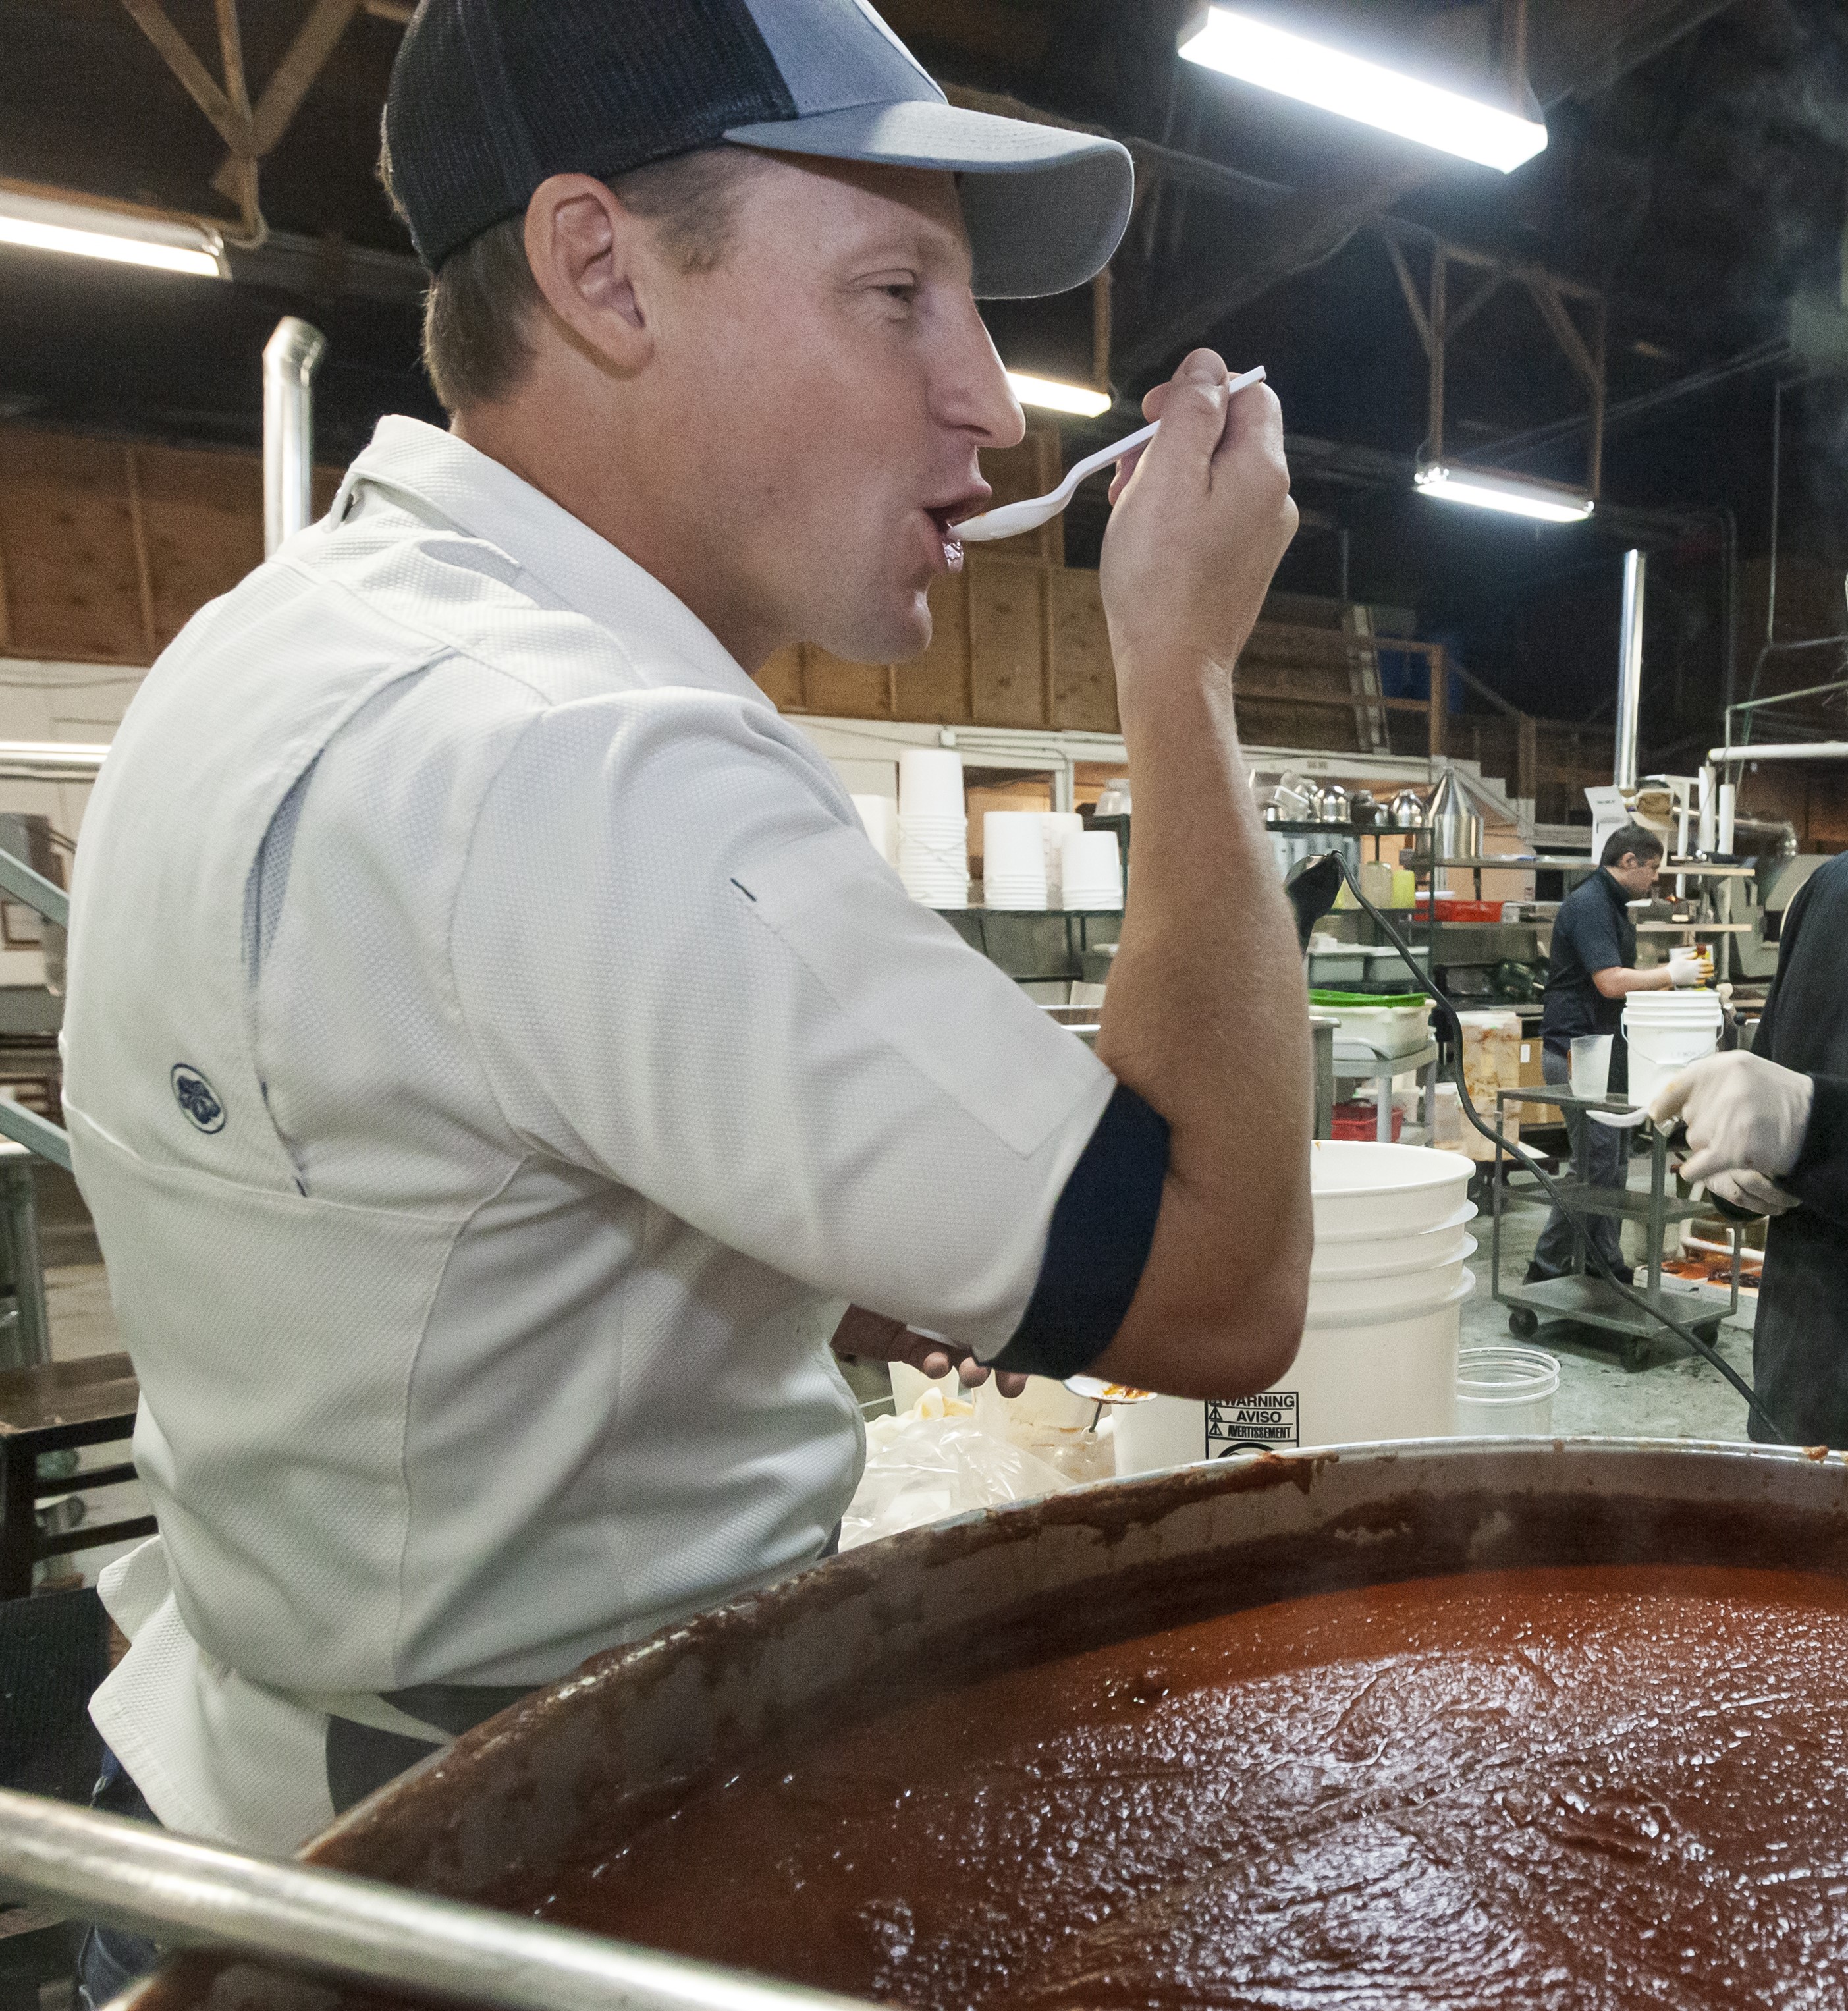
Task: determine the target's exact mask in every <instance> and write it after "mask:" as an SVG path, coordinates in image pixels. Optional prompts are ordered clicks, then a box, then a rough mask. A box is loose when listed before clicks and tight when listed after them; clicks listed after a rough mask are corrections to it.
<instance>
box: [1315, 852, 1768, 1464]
mask: <svg viewBox="0 0 1848 2011" xmlns="http://www.w3.org/2000/svg"><path fill="white" fill-rule="evenodd" d="M1326 856H1327V857H1328V858H1330V859H1331V860H1334V862H1335V863H1336V864H1337V865H1338V867H1340V869H1341V877H1342V879H1343V880H1345V881H1346V882H1347V884H1348V888H1349V892H1351V893H1352V895H1353V896H1354V898H1355V899H1356V901H1358V902H1359V903H1360V906H1362V908H1363V909H1365V910H1366V913H1368V914H1369V915H1370V916H1371V917H1373V919H1374V921H1375V922H1377V924H1379V926H1380V927H1381V929H1383V930H1384V931H1385V934H1386V940H1387V941H1388V942H1389V943H1391V945H1392V946H1393V948H1394V949H1396V950H1397V951H1398V953H1399V956H1400V957H1401V958H1402V959H1403V960H1404V963H1405V966H1406V969H1407V970H1409V971H1410V973H1412V976H1413V979H1414V980H1415V981H1416V984H1417V986H1418V988H1419V990H1420V991H1422V992H1423V993H1424V995H1426V997H1427V998H1429V999H1430V1002H1431V1003H1432V1004H1433V1005H1434V1006H1435V1007H1436V1008H1437V1009H1438V1013H1439V1014H1440V1015H1441V1017H1442V1020H1443V1021H1444V1023H1445V1030H1446V1031H1447V1032H1448V1034H1449V1035H1450V1038H1451V1041H1452V1045H1454V1047H1455V1051H1456V1070H1455V1080H1456V1093H1457V1098H1458V1100H1459V1102H1460V1103H1461V1104H1462V1111H1463V1115H1464V1116H1466V1118H1468V1119H1469V1120H1470V1123H1472V1124H1473V1126H1474V1127H1476V1129H1477V1130H1478V1131H1480V1133H1481V1134H1482V1135H1483V1137H1485V1138H1487V1140H1488V1141H1490V1143H1491V1144H1493V1145H1494V1146H1495V1147H1496V1148H1498V1151H1502V1152H1505V1153H1507V1154H1508V1155H1509V1157H1510V1158H1512V1159H1518V1160H1519V1161H1520V1162H1521V1163H1522V1164H1523V1166H1526V1168H1527V1169H1528V1171H1529V1172H1530V1173H1533V1175H1534V1176H1535V1177H1536V1178H1537V1180H1539V1182H1540V1183H1541V1186H1542V1187H1544V1188H1545V1190H1546V1191H1547V1194H1548V1198H1550V1199H1551V1201H1552V1203H1553V1205H1554V1206H1555V1208H1559V1209H1560V1210H1561V1211H1562V1212H1566V1213H1569V1212H1570V1210H1569V1208H1567V1207H1566V1205H1565V1202H1564V1201H1562V1198H1561V1197H1560V1193H1559V1189H1558V1185H1557V1183H1555V1180H1554V1179H1553V1176H1552V1175H1551V1173H1548V1171H1547V1169H1546V1168H1545V1167H1544V1166H1542V1165H1541V1163H1540V1162H1539V1160H1538V1159H1536V1158H1535V1157H1534V1155H1533V1154H1532V1153H1531V1152H1530V1151H1528V1150H1527V1148H1526V1147H1525V1146H1524V1145H1518V1144H1515V1143H1514V1142H1513V1141H1512V1140H1509V1139H1507V1138H1505V1137H1502V1135H1501V1133H1500V1132H1498V1131H1497V1130H1494V1128H1493V1127H1491V1126H1490V1125H1487V1124H1485V1123H1484V1122H1483V1120H1482V1119H1481V1118H1480V1116H1478V1115H1477V1109H1476V1105H1474V1104H1473V1103H1472V1102H1470V1091H1469V1086H1468V1084H1466V1082H1465V1081H1464V1080H1463V1027H1462V1021H1461V1020H1459V1018H1458V1017H1457V1011H1456V1008H1455V1006H1454V1005H1452V1004H1451V1002H1450V1001H1449V1000H1448V998H1445V995H1444V994H1443V993H1442V992H1441V991H1439V990H1438V988H1437V986H1436V985H1435V984H1433V983H1432V982H1431V981H1430V977H1429V976H1428V975H1427V973H1426V972H1425V971H1424V970H1423V969H1421V968H1420V965H1419V962H1418V959H1417V958H1416V956H1415V955H1414V954H1413V950H1412V946H1411V945H1410V944H1409V943H1408V942H1407V941H1406V939H1405V938H1404V937H1403V936H1402V935H1401V934H1399V932H1398V929H1397V928H1396V927H1395V926H1394V925H1393V924H1392V923H1391V921H1389V920H1388V919H1387V917H1385V916H1384V914H1382V913H1381V912H1380V910H1379V909H1377V908H1376V907H1375V906H1374V904H1373V902H1371V901H1370V900H1369V899H1367V897H1366V895H1364V894H1363V892H1361V891H1360V881H1359V875H1358V874H1356V872H1355V871H1354V870H1353V868H1352V867H1350V866H1349V863H1348V862H1347V861H1346V860H1345V859H1344V858H1342V856H1341V854H1340V853H1339V852H1329V853H1328V854H1327V855H1326ZM1585 1121H1586V1122H1587V1123H1590V1121H1591V1119H1590V1117H1589V1116H1587V1119H1586V1120H1585ZM1585 1252H1586V1255H1587V1256H1588V1257H1590V1259H1591V1261H1592V1262H1593V1263H1594V1265H1596V1266H1597V1270H1598V1273H1599V1275H1600V1276H1601V1277H1602V1278H1603V1279H1604V1280H1605V1283H1607V1284H1608V1285H1609V1286H1610V1287H1611V1288H1612V1290H1613V1291H1615V1293H1616V1294H1618V1296H1619V1297H1620V1298H1622V1299H1624V1300H1626V1301H1628V1302H1629V1304H1631V1305H1633V1306H1636V1307H1637V1308H1640V1310H1641V1311H1642V1312H1645V1313H1647V1314H1648V1315H1649V1316H1650V1318H1651V1319H1654V1320H1659V1321H1660V1322H1661V1324H1662V1325H1663V1326H1665V1327H1666V1328H1667V1329H1669V1332H1670V1333H1672V1334H1673V1335H1674V1336H1675V1337H1676V1339H1677V1340H1683V1341H1685V1342H1686V1344H1687V1345H1688V1346H1689V1347H1691V1348H1692V1349H1693V1351H1694V1352H1695V1353H1696V1354H1700V1355H1703V1356H1704V1357H1705V1358H1706V1359H1707V1360H1708V1361H1710V1362H1711V1363H1712V1365H1714V1367H1715V1369H1718V1371H1719V1372H1720V1373H1721V1374H1722V1376H1725V1379H1726V1380H1727V1381H1728V1382H1729V1383H1731V1384H1732V1386H1733V1388H1734V1389H1735V1390H1737V1391H1738V1392H1739V1393H1740V1396H1742V1397H1744V1399H1745V1401H1746V1404H1747V1408H1748V1410H1749V1411H1750V1413H1751V1415H1753V1416H1754V1417H1755V1418H1757V1420H1758V1422H1760V1423H1761V1425H1763V1426H1764V1429H1765V1430H1766V1431H1767V1432H1768V1433H1769V1434H1770V1435H1771V1437H1772V1440H1773V1441H1774V1442H1775V1443H1777V1444H1779V1445H1788V1444H1789V1443H1791V1441H1790V1440H1789V1436H1787V1434H1786V1433H1785V1432H1784V1431H1783V1430H1782V1429H1781V1427H1780V1426H1779V1424H1778V1422H1777V1420H1776V1419H1775V1418H1773V1417H1772V1415H1771V1413H1770V1412H1769V1411H1767V1410H1766V1409H1765V1408H1764V1404H1761V1402H1760V1401H1758V1393H1757V1391H1756V1390H1754V1389H1753V1387H1752V1386H1751V1385H1750V1383H1748V1382H1747V1380H1746V1379H1745V1378H1744V1377H1743V1376H1741V1375H1740V1373H1739V1372H1738V1371H1737V1370H1736V1369H1734V1368H1733V1367H1732V1364H1731V1363H1730V1362H1729V1361H1725V1360H1724V1359H1722V1357H1721V1354H1720V1352H1719V1351H1718V1349H1717V1348H1716V1347H1713V1346H1712V1345H1711V1344H1710V1343H1708V1342H1707V1341H1705V1340H1702V1339H1701V1337H1700V1335H1699V1334H1697V1333H1695V1332H1694V1330H1693V1328H1692V1327H1688V1326H1683V1325H1682V1323H1681V1322H1680V1321H1679V1320H1678V1319H1675V1318H1674V1316H1673V1315H1672V1314H1669V1313H1665V1312H1663V1311H1662V1309H1661V1307H1660V1306H1658V1305H1654V1304H1651V1302H1650V1301H1649V1300H1648V1299H1647V1298H1646V1297H1644V1295H1643V1294H1641V1293H1640V1292H1639V1291H1637V1290H1634V1289H1633V1287H1630V1286H1629V1285H1626V1284H1625V1283H1624V1282H1623V1280H1622V1279H1621V1278H1619V1277H1618V1276H1616V1275H1615V1272H1612V1269H1611V1266H1610V1265H1609V1263H1608V1262H1607V1261H1606V1259H1605V1255H1604V1254H1603V1252H1602V1251H1600V1250H1599V1249H1598V1248H1597V1246H1596V1245H1595V1244H1593V1243H1592V1242H1591V1241H1590V1238H1588V1237H1587V1240H1586V1244H1585Z"/></svg>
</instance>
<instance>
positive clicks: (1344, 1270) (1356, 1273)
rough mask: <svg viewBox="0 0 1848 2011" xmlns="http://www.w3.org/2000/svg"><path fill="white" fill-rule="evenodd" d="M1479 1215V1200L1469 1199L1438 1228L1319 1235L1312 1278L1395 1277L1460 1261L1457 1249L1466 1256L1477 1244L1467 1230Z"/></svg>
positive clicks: (1311, 1263)
mask: <svg viewBox="0 0 1848 2011" xmlns="http://www.w3.org/2000/svg"><path fill="white" fill-rule="evenodd" d="M1475 1218H1476V1204H1475V1202H1473V1201H1466V1202H1465V1203H1464V1204H1463V1205H1462V1207H1461V1208H1459V1209H1458V1210H1457V1212H1456V1213H1455V1215H1454V1216H1452V1217H1450V1218H1448V1219H1446V1220H1445V1221H1443V1222H1441V1223H1438V1226H1437V1227H1436V1228H1435V1229H1425V1230H1418V1231H1416V1232H1415V1233H1413V1234H1410V1235H1406V1236H1357V1237H1353V1238H1352V1239H1351V1240H1349V1241H1347V1242H1335V1241H1333V1240H1324V1238H1323V1237H1320V1236H1318V1237H1317V1239H1316V1247H1315V1254H1314V1255H1313V1256H1312V1257H1311V1258H1310V1260H1309V1275H1310V1280H1311V1281H1312V1282H1313V1280H1317V1279H1318V1278H1395V1277H1398V1276H1399V1275H1400V1274H1401V1273H1402V1272H1406V1271H1431V1270H1435V1269H1437V1267H1438V1265H1441V1264H1452V1263H1455V1262H1459V1261H1460V1258H1459V1256H1458V1255H1455V1254H1454V1253H1456V1252H1459V1251H1460V1252H1461V1255H1462V1257H1465V1258H1466V1257H1467V1256H1468V1255H1469V1254H1470V1251H1472V1250H1473V1249H1474V1248H1475V1247H1476V1246H1475V1244H1473V1242H1472V1241H1471V1240H1470V1238H1469V1237H1467V1236H1466V1234H1465V1233H1464V1231H1465V1229H1466V1226H1467V1225H1468V1224H1469V1223H1471V1222H1473V1220H1474V1219H1475Z"/></svg>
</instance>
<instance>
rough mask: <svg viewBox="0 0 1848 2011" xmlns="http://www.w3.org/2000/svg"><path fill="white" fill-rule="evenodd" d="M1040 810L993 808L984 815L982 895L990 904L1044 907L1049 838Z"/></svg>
mask: <svg viewBox="0 0 1848 2011" xmlns="http://www.w3.org/2000/svg"><path fill="white" fill-rule="evenodd" d="M1041 823H1042V814H1041V813H1040V812H1039V811H1038V810H990V811H988V812H987V813H986V814H985V815H984V816H983V819H982V899H983V903H984V905H986V906H988V907H990V908H1044V907H1045V906H1046V905H1047V881H1046V841H1045V838H1044V836H1043V834H1042V831H1041V828H1040V827H1041Z"/></svg>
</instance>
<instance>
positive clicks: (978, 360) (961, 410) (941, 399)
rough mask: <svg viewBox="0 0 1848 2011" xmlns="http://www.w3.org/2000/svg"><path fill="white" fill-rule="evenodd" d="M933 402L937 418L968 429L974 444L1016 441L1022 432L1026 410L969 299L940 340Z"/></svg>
mask: <svg viewBox="0 0 1848 2011" xmlns="http://www.w3.org/2000/svg"><path fill="white" fill-rule="evenodd" d="M933 404H934V406H935V408H936V416H937V417H938V418H940V420H942V421H943V422H944V423H945V424H946V425H954V426H957V427H960V428H963V429H966V430H967V431H968V432H971V433H972V434H973V435H974V436H975V443H976V446H977V447H1018V445H1019V444H1020V443H1021V442H1022V440H1024V439H1025V437H1026V430H1027V422H1026V415H1025V413H1024V412H1023V411H1022V410H1021V408H1020V400H1018V398H1017V397H1015V395H1014V387H1013V386H1012V385H1011V384H1010V383H1008V373H1007V372H1006V371H1005V370H1004V368H1002V367H1001V359H1000V357H999V356H997V354H995V347H994V343H993V340H991V338H990V335H989V333H988V329H987V326H986V323H985V322H983V319H982V317H981V315H980V314H979V312H978V311H976V304H975V302H974V301H970V302H969V304H968V313H967V315H965V316H962V317H959V322H958V327H957V329H956V330H955V333H954V336H952V338H951V341H950V342H949V343H947V345H946V353H945V354H944V357H943V358H942V359H941V362H940V372H939V376H938V388H937V395H936V398H935V399H934V400H933Z"/></svg>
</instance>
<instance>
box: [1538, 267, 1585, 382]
mask: <svg viewBox="0 0 1848 2011" xmlns="http://www.w3.org/2000/svg"><path fill="white" fill-rule="evenodd" d="M1521 278H1522V279H1523V282H1524V283H1526V288H1527V290H1528V292H1529V293H1530V294H1532V295H1533V304H1534V305H1535V306H1536V307H1537V308H1539V309H1540V313H1541V319H1542V320H1543V321H1544V322H1545V323H1546V325H1547V326H1548V329H1551V331H1552V336H1553V340H1555V342H1556V343H1558V345H1559V347H1560V348H1561V349H1562V350H1563V351H1565V360H1566V361H1567V362H1568V363H1569V364H1570V365H1572V367H1573V369H1575V370H1576V372H1578V373H1579V375H1580V377H1581V378H1582V379H1583V380H1584V383H1585V387H1586V389H1587V390H1590V391H1595V390H1597V387H1598V383H1599V381H1600V379H1599V372H1598V368H1597V361H1596V359H1595V358H1594V357H1593V355H1592V354H1591V351H1590V349H1589V348H1588V347H1587V346H1586V343H1585V338H1584V337H1583V336H1582V335H1581V334H1580V333H1579V329H1578V324H1577V323H1576V322H1575V321H1574V320H1573V318H1572V316H1571V315H1569V314H1568V313H1567V312H1566V310H1565V301H1562V299H1561V298H1560V297H1559V290H1558V287H1556V286H1555V283H1554V282H1553V279H1552V276H1551V274H1550V273H1546V272H1532V271H1524V272H1523V273H1522V274H1521Z"/></svg>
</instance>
